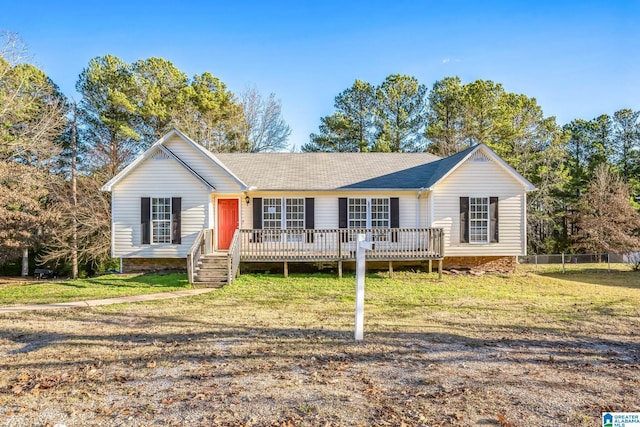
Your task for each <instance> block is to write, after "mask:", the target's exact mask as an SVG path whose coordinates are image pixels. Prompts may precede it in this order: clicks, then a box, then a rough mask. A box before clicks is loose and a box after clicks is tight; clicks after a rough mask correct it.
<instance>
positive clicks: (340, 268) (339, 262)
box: [338, 261, 342, 279]
mask: <svg viewBox="0 0 640 427" xmlns="http://www.w3.org/2000/svg"><path fill="white" fill-rule="evenodd" d="M338 279H342V261H338Z"/></svg>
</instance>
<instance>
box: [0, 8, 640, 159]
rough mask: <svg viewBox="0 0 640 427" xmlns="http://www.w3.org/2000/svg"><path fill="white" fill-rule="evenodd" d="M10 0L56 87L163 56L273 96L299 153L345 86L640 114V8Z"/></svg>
mask: <svg viewBox="0 0 640 427" xmlns="http://www.w3.org/2000/svg"><path fill="white" fill-rule="evenodd" d="M181 3H182V2H175V1H174V2H162V1H155V2H148V3H147V2H138V1H134V0H131V1H121V0H111V1H105V2H96V3H95V4H94V2H91V1H84V2H72V1H64V0H58V1H50V0H49V1H40V0H37V1H24V0H23V1H7V2H6V4H3V6H2V13H1V14H0V30H9V31H12V32H17V33H18V34H19V35H20V36H21V37H22V39H23V40H24V42H25V43H26V44H27V45H28V48H29V52H30V54H31V62H33V63H34V64H36V65H38V66H39V67H41V68H42V69H43V70H44V71H45V72H46V73H47V74H48V75H49V76H50V77H51V78H52V79H53V81H54V82H56V83H57V84H58V85H59V86H60V88H61V89H62V91H63V92H64V93H65V94H66V95H69V96H75V97H76V98H77V94H76V93H75V82H76V80H77V77H78V75H79V74H80V72H81V71H82V69H83V68H84V67H85V66H86V65H87V64H88V62H89V60H90V59H91V58H93V57H96V56H101V55H105V54H113V55H116V56H119V57H120V58H122V59H123V60H125V61H128V62H130V61H135V60H137V59H142V58H148V57H151V56H159V57H163V58H166V59H168V60H170V61H172V62H173V63H174V64H175V65H176V67H178V68H179V69H180V70H182V71H184V72H185V73H187V75H189V76H192V75H194V74H199V73H203V72H205V71H209V72H211V73H212V74H214V75H215V76H217V77H219V78H220V79H221V80H222V81H224V82H225V83H226V84H227V86H228V87H229V88H230V89H231V90H232V91H234V92H236V93H237V92H241V91H242V90H244V89H245V88H246V87H248V86H256V87H257V88H258V90H259V91H260V92H262V93H263V94H265V95H266V94H268V93H270V92H274V93H275V94H276V95H277V96H278V97H279V98H280V99H281V100H282V105H283V115H284V118H285V120H286V121H287V122H288V123H289V124H290V126H291V127H292V129H293V133H292V136H291V138H290V143H291V144H292V145H296V146H298V147H299V146H301V145H302V144H304V143H305V142H307V141H308V135H309V133H311V132H316V131H317V128H318V124H319V120H320V117H321V116H324V115H328V114H331V113H332V112H333V101H334V97H335V96H336V95H337V94H338V93H340V92H341V91H343V90H344V89H346V88H348V87H350V86H351V85H352V84H353V82H354V80H355V79H361V80H366V81H368V82H370V83H372V84H379V83H381V82H382V81H383V80H384V78H385V77H386V76H388V75H389V74H393V73H401V74H408V75H412V76H415V77H417V78H418V80H419V81H420V82H421V83H424V84H426V85H427V86H429V87H431V86H432V85H433V83H434V82H435V81H436V80H439V79H442V78H443V77H446V76H455V75H457V76H459V77H460V78H461V79H462V80H463V82H465V83H466V82H470V81H473V80H476V79H487V80H493V81H495V82H499V83H502V84H503V85H504V87H505V89H506V90H507V91H510V92H516V93H524V94H525V95H527V96H530V97H535V98H536V99H537V100H538V104H539V105H540V106H541V107H542V109H543V110H544V112H545V114H546V115H547V116H550V115H553V116H556V117H557V119H558V122H559V123H560V124H564V123H566V122H569V121H571V120H572V119H574V118H584V119H591V118H593V117H595V116H597V115H599V114H602V113H608V114H612V113H613V112H614V111H616V110H618V109H620V108H632V109H634V110H638V109H640V71H639V70H640V69H639V66H640V1H635V0H629V1H616V0H612V1H581V2H577V1H576V2H573V1H564V2H563V1H546V0H544V1H543V0H539V1H537V2H522V3H520V2H516V1H504V2H498V1H495V2H490V1H469V2H464V1H446V0H440V1H419V0H413V1H405V0H390V1H385V2H382V1H368V2H353V1H347V0H343V1H333V0H325V1H317V2H316V1H312V2H304V1H300V0H299V1H295V2H294V1H292V2H287V1H274V2H266V1H241V0H236V1H221V2H217V1H195V0H194V1H191V2H186V3H184V4H181Z"/></svg>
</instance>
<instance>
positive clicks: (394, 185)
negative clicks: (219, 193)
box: [215, 149, 471, 190]
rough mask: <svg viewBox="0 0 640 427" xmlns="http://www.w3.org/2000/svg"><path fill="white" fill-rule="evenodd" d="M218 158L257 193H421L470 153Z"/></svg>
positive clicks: (225, 155) (223, 155) (237, 155)
mask: <svg viewBox="0 0 640 427" xmlns="http://www.w3.org/2000/svg"><path fill="white" fill-rule="evenodd" d="M469 150H471V149H468V150H464V151H463V152H460V153H458V154H456V155H454V156H451V157H447V158H445V159H440V158H439V157H436V156H434V155H432V154H428V153H219V154H216V155H215V156H216V157H217V158H218V159H219V160H220V161H221V162H222V163H223V164H224V165H225V166H226V167H227V168H228V169H229V170H230V171H231V172H233V173H234V174H235V175H236V176H237V177H238V178H239V179H241V180H242V181H243V182H244V183H245V184H246V185H247V186H248V187H256V188H257V189H260V190H345V189H419V188H421V187H429V186H430V185H431V184H433V183H435V182H436V181H437V180H438V179H439V178H441V177H442V176H444V174H446V173H447V172H448V171H449V169H451V168H452V167H453V166H455V165H456V164H457V163H458V162H459V161H460V160H462V159H463V158H464V156H465V155H466V154H467V153H468V152H469Z"/></svg>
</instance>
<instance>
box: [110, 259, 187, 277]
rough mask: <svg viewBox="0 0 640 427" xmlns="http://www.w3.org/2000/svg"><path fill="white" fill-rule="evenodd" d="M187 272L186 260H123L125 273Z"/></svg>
mask: <svg viewBox="0 0 640 427" xmlns="http://www.w3.org/2000/svg"><path fill="white" fill-rule="evenodd" d="M154 271H180V272H186V271H187V260H186V258H122V272H123V273H151V272H154Z"/></svg>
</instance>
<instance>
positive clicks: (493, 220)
mask: <svg viewBox="0 0 640 427" xmlns="http://www.w3.org/2000/svg"><path fill="white" fill-rule="evenodd" d="M489 220H490V224H489V233H490V235H489V240H490V241H491V243H498V198H497V197H490V198H489Z"/></svg>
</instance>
